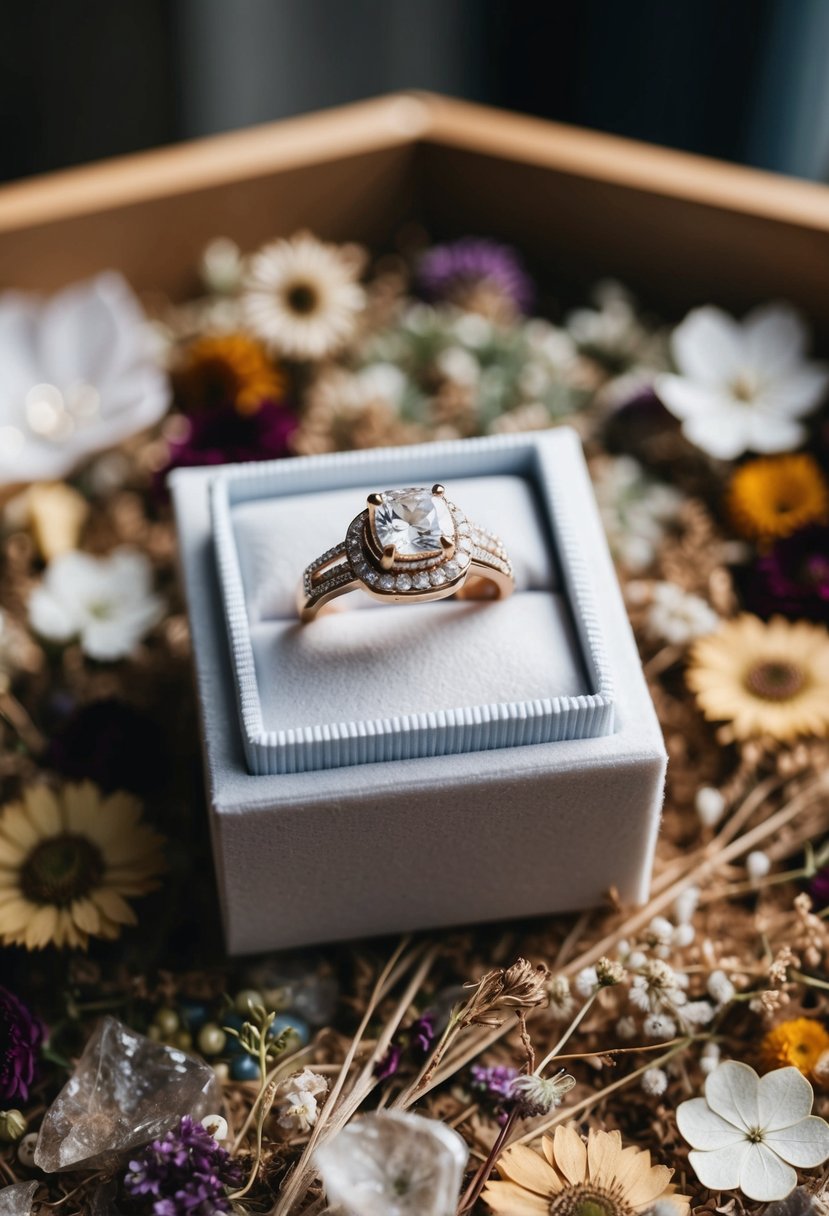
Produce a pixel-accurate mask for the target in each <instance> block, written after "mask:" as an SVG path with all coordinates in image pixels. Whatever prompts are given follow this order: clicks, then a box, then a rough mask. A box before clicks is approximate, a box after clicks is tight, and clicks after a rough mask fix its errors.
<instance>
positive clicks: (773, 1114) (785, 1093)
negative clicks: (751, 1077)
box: [757, 1068, 815, 1132]
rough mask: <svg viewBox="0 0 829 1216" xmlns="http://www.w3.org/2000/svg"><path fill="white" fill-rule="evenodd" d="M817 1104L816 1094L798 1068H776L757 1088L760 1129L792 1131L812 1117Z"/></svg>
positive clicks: (761, 1080)
mask: <svg viewBox="0 0 829 1216" xmlns="http://www.w3.org/2000/svg"><path fill="white" fill-rule="evenodd" d="M814 1100H815V1095H814V1091H813V1090H812V1087H811V1085H810V1084H809V1082H808V1081H807V1080H806V1078H805V1077H804V1076H803V1073H802V1072H801V1071H800V1070H799V1069H798V1068H775V1069H774V1070H773V1071H772V1072H767V1073H766V1074H765V1076H763V1077H761V1078H760V1081H759V1084H758V1086H757V1110H758V1114H759V1124H758V1126H759V1127H762V1129H763V1131H764V1132H766V1131H776V1130H777V1129H778V1128H781V1127H791V1126H792V1125H793V1124H795V1123H799V1122H800V1121H801V1120H802V1119H805V1118H806V1117H807V1116H808V1115H810V1114H811V1112H812V1103H813V1102H814Z"/></svg>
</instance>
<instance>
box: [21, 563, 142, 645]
mask: <svg viewBox="0 0 829 1216" xmlns="http://www.w3.org/2000/svg"><path fill="white" fill-rule="evenodd" d="M163 612H164V602H163V600H162V599H161V598H160V597H159V596H157V595H155V594H154V592H153V590H152V567H151V565H150V562H149V560H148V558H147V557H146V556H145V554H143V553H141V552H139V551H138V550H133V549H128V548H122V549H116V550H115V551H114V552H113V553H111V554H110V555H109V556H108V557H93V556H92V554H89V553H78V552H72V553H63V554H61V556H60V557H57V558H55V560H54V561H53V562H50V564H49V566H48V567H47V570H46V574H45V576H44V578H43V582H42V583H41V585H40V586H39V587H36V588H35V590H34V591H33V592H32V594H31V597H30V599H29V622H30V624H31V626H32V628H33V629H34V631H35V632H36V633H38V634H40V636H41V637H44V638H48V639H49V640H50V641H54V642H68V641H70V640H71V639H73V638H79V639H80V643H81V647H82V648H83V651H84V653H85V654H87V655H89V657H90V658H92V659H98V660H99V661H102V662H110V661H112V660H115V659H122V658H125V657H126V656H127V655H128V654H130V653H131V652H132V651H133V650H134V649H135V647H136V646H137V644H138V643H139V642H140V640H141V639H142V638H143V637H144V635H145V634H146V633H147V632H148V631H149V630H150V629H151V628H152V627H153V625H155V624H157V622H158V621H159V620H160V619H161V616H162V615H163Z"/></svg>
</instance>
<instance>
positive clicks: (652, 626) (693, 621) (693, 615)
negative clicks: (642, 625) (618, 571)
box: [647, 583, 720, 646]
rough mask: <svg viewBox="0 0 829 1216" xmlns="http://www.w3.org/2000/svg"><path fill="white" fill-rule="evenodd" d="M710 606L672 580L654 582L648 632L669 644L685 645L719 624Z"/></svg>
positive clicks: (703, 635)
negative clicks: (669, 581) (668, 581)
mask: <svg viewBox="0 0 829 1216" xmlns="http://www.w3.org/2000/svg"><path fill="white" fill-rule="evenodd" d="M719 619H720V618H719V617H718V616H717V614H716V612H715V611H714V609H713V608H712V607H711V606H710V605H709V604H707V603H706V602H705V600H704V599H702V598H701V596H699V595H691V593H690V592H688V591H683V590H682V588H681V587H678V586H677V585H676V583H656V584H655V585H654V588H653V593H652V599H651V606H650V610H649V612H648V617H647V625H648V630H649V632H650V633H651V634H652V635H653V636H654V637H656V638H659V639H661V640H662V641H665V642H668V643H669V644H670V645H671V646H688V645H689V644H690V643H691V642H694V641H696V639H697V638H701V637H705V635H706V634H708V633H712V632H713V630H714V629H716V628H717V625H718V624H719Z"/></svg>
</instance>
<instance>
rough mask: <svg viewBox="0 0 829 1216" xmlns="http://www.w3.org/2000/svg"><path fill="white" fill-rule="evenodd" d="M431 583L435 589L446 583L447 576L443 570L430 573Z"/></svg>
mask: <svg viewBox="0 0 829 1216" xmlns="http://www.w3.org/2000/svg"><path fill="white" fill-rule="evenodd" d="M429 581H430V582H431V584H432V586H433V587H440V586H441V585H442V584H443V583H445V582H446V575H445V574H444V573H443V571H442V570H432V571H430V573H429Z"/></svg>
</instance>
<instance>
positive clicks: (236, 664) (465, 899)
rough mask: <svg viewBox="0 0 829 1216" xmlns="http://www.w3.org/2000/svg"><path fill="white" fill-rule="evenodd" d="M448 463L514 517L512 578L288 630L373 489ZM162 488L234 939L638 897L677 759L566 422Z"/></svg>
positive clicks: (463, 481)
mask: <svg viewBox="0 0 829 1216" xmlns="http://www.w3.org/2000/svg"><path fill="white" fill-rule="evenodd" d="M437 480H440V481H443V482H445V484H446V485H447V492H448V493H449V494H450V496H451V497H452V498H453V500H456V501H457V502H458V503H459V505H461V506H462V507H463V509H464V510H465V511H467V513H468V514H469V516H470V517H471V518H474V519H475V520H476V522H477V523H480V524H481V525H482V526H484V527H488V528H492V529H494V530H497V531H498V532H499V533H500V535H501V536H502V538H503V540H504V543H505V545H506V547H507V550H508V551H509V552H510V555H511V557H512V558H513V561H514V566H515V571H516V584H517V586H516V591H515V593H514V595H513V596H511V597H510V598H508V599H506V600H504V601H497V602H490V603H485V604H484V603H479V604H476V603H474V602H471V601H461V602H456V601H453V600H444V601H439V602H437V603H429V604H412V605H393V606H383V605H376V604H374V603H373V602H372V601H370V600H369V598H368V597H367V596H363V595H361V594H360V593H359V592H355V593H353V594H350V595H349V596H347V597H343V598H342V599H341V600H338V601H336V602H335V605H332V608H334V607H336V606H339V607H340V609H341V610H340V611H333V610H332V609H329V611H328V612H327V613H325V614H322V615H321V616H320V617H319V618H318V619H317V620H315V621H314V622H313V623H311V624H309V625H305V626H301V625H299V623H298V621H297V619H296V616H295V611H296V610H295V607H294V606H293V594H294V589H295V586H296V582H297V581H298V580H299V578H300V576H301V573H302V570H303V568H304V566H305V565H306V564H307V562H309V561H310V560H312V559H313V558H314V557H315V556H317V555H318V554H319V553H321V552H322V551H324V550H325V549H327V548H329V547H331V546H332V545H333V544H336V543H337V541H338V540H341V539H342V537H343V535H344V533H345V528H346V527H347V525H348V523H349V521H350V519H351V518H352V517H353V515H355V514H356V513H357V512H358V511H359V510H360V509H361V508H362V506H363V504H364V502H365V494H366V492H367V490H370V489H385V488H389V487H395V486H402V485H411V484H431V483H432V482H434V481H437ZM171 489H172V494H173V501H174V505H175V511H176V519H177V526H178V533H179V544H180V560H181V568H182V575H183V581H184V587H185V591H186V596H187V601H188V609H189V613H190V620H191V629H192V636H193V647H194V654H195V663H196V672H197V678H198V689H199V703H200V710H201V717H202V729H203V741H204V752H205V762H206V770H207V778H208V790H209V803H210V823H211V832H212V838H213V848H214V855H215V859H216V869H217V876H218V882H219V890H220V895H221V900H222V906H223V913H224V920H225V929H226V936H227V942H228V948H229V949H230V950H231V951H232V952H234V953H247V952H254V951H257V950H265V949H274V948H281V947H289V946H298V945H304V944H309V943H312V942H320V941H328V940H333V939H342V938H350V937H357V936H365V935H372V934H380V933H388V932H393V931H404V930H409V929H417V928H428V927H435V926H445V925H451V924H460V923H466V922H473V921H492V920H500V919H506V918H510V917H517V916H529V915H538V914H544V913H553V912H557V911H563V910H573V909H578V908H584V907H589V906H591V905H595V904H596V903H599V902H600V901H601V900H602V899H603V897H604V896H605V895H606V894H607V892H608V891H609V890H610V888H615V890H616V891H618V893H619V896H620V897H621V899H623V900H624V901H626V902H632V903H636V902H641V901H642V900H643V899H644V898H645V897H646V894H647V889H648V881H649V874H650V867H651V862H652V855H653V849H654V844H655V837H656V832H657V827H658V821H659V813H660V807H661V800H662V790H663V782H664V773H665V764H666V756H665V751H664V746H663V743H662V736H661V732H660V729H659V725H658V723H657V720H656V717H655V714H654V711H653V707H652V704H651V702H650V698H649V695H648V691H647V687H646V685H645V681H644V678H643V676H642V672H641V667H640V664H639V659H638V655H637V651H636V646H635V643H634V640H633V637H632V634H631V631H630V627H629V625H628V622H627V617H626V613H625V609H624V604H623V602H622V598H621V595H620V592H619V588H618V585H617V582H616V578H615V573H614V570H613V566H612V562H611V560H610V556H609V554H608V551H607V546H606V543H605V540H604V535H603V532H602V528H601V524H600V521H599V518H598V514H597V510H596V506H595V502H594V500H593V496H592V490H591V487H590V482H589V477H588V475H587V469H586V466H585V463H584V460H583V457H582V454H581V448H580V444H579V442H578V439H577V437H576V435H575V433H574V432H572V431H571V430H569V429H568V428H566V427H562V428H558V429H557V430H555V431H552V432H548V433H544V434H533V435H517V436H515V435H514V436H506V435H505V436H497V437H492V438H488V439H480V440H462V441H458V442H453V443H437V444H429V445H421V446H418V447H414V448H396V449H389V450H373V451H365V452H353V453H347V454H336V455H331V456H319V457H308V458H303V459H298V460H293V461H288V462H270V463H264V464H258V465H246V466H225V467H224V468H220V469H218V470H217V469H215V468H211V469H182V470H178V471H176V472H175V473H174V474H173V475H172V477H171ZM534 739H535V740H539V741H532V740H534ZM288 769H294V770H302V769H304V771H284V770H288ZM275 893H278V899H276V898H275Z"/></svg>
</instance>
